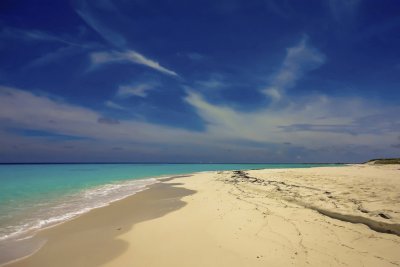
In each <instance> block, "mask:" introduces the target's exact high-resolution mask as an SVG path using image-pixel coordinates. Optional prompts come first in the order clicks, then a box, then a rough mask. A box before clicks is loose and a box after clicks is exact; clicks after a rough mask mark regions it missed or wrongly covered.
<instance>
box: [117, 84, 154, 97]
mask: <svg viewBox="0 0 400 267" xmlns="http://www.w3.org/2000/svg"><path fill="white" fill-rule="evenodd" d="M152 89H154V86H152V85H150V84H139V85H135V86H128V85H122V86H120V87H119V88H118V91H117V95H116V96H117V97H121V98H127V97H131V96H139V97H146V96H147V94H148V91H150V90H152Z"/></svg>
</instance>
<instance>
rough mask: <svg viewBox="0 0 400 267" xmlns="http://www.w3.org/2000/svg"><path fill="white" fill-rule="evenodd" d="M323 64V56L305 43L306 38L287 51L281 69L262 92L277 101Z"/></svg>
mask: <svg viewBox="0 0 400 267" xmlns="http://www.w3.org/2000/svg"><path fill="white" fill-rule="evenodd" d="M324 62H325V56H324V55H323V54H322V53H321V52H319V51H318V50H316V49H315V48H313V47H311V46H310V45H309V44H308V43H307V38H306V37H303V38H302V40H301V41H300V42H299V43H298V44H297V45H296V46H293V47H290V48H288V49H287V52H286V56H285V59H284V61H283V63H282V66H281V68H280V69H279V71H278V72H277V73H275V74H274V75H273V76H272V77H271V82H270V85H269V86H268V87H267V88H265V89H264V90H262V92H263V93H264V94H266V95H267V96H268V97H270V98H271V99H272V100H274V101H279V100H281V99H282V98H283V96H284V95H285V92H286V90H288V89H290V88H292V87H294V86H295V84H296V82H297V81H298V80H299V79H300V78H301V77H302V76H303V75H305V74H306V73H307V72H309V71H311V70H314V69H316V68H318V67H319V66H321V65H322V64H323V63H324Z"/></svg>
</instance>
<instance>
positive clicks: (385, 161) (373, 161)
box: [366, 158, 400, 164]
mask: <svg viewBox="0 0 400 267" xmlns="http://www.w3.org/2000/svg"><path fill="white" fill-rule="evenodd" d="M366 163H369V164H400V158H392V159H371V160H369V161H368V162H366Z"/></svg>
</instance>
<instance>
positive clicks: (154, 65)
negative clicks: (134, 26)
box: [90, 50, 178, 77]
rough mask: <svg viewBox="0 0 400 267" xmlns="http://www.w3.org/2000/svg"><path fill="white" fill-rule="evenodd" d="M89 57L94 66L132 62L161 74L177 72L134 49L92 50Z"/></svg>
mask: <svg viewBox="0 0 400 267" xmlns="http://www.w3.org/2000/svg"><path fill="white" fill-rule="evenodd" d="M90 59H91V62H92V65H94V66H99V65H102V64H107V63H124V62H125V63H126V62H128V63H133V64H138V65H143V66H146V67H148V68H151V69H153V70H156V71H158V72H161V73H163V74H167V75H170V76H175V77H178V74H177V73H176V72H175V71H173V70H170V69H167V68H165V67H163V66H161V65H160V63H158V62H156V61H154V60H152V59H149V58H146V57H145V56H143V55H142V54H139V53H138V52H136V51H133V50H126V51H124V52H119V51H110V52H105V51H103V52H93V53H91V54H90Z"/></svg>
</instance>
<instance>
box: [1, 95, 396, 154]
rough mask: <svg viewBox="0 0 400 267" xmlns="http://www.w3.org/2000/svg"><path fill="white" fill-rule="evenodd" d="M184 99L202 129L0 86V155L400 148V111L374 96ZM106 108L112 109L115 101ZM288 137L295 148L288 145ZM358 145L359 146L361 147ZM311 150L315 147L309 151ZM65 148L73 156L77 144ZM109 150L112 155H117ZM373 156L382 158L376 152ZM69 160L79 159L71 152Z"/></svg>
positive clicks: (220, 152)
mask: <svg viewBox="0 0 400 267" xmlns="http://www.w3.org/2000/svg"><path fill="white" fill-rule="evenodd" d="M185 101H186V102H187V103H188V104H189V105H191V106H192V107H193V108H194V109H195V111H196V112H197V113H198V114H199V116H200V117H201V118H202V119H203V120H204V122H205V126H206V128H205V130H204V131H189V130H185V129H179V128H174V127H169V126H165V125H158V124H154V123H149V122H145V121H144V120H135V119H120V118H118V120H116V118H110V117H106V118H107V121H108V122H117V121H118V123H99V121H103V122H104V119H101V118H105V116H104V115H103V114H101V113H100V112H97V111H95V110H92V109H90V108H86V107H81V106H76V105H71V104H68V103H65V102H62V101H58V100H54V99H50V98H48V97H46V96H40V95H35V94H32V93H30V92H27V91H23V90H19V89H15V88H8V87H0V122H1V123H0V146H1V147H2V151H0V159H1V158H4V159H7V157H8V156H7V155H10V153H14V154H15V153H17V154H15V155H16V157H17V156H18V155H19V154H18V153H20V154H21V153H22V154H25V152H26V151H28V150H29V151H30V152H29V153H31V154H29V155H31V156H32V155H37V156H38V157H39V156H40V157H42V156H43V155H44V154H43V153H41V152H40V151H42V152H43V151H47V152H48V153H54V155H59V154H60V153H61V154H62V153H64V152H62V151H63V149H64V148H62V146H65V145H66V144H67V145H68V146H75V147H77V148H79V149H80V150H79V154H82V153H83V154H84V155H88V156H90V155H91V156H93V155H97V154H93V153H97V152H98V153H100V155H99V157H102V156H106V155H108V154H107V153H104V151H105V150H104V149H106V148H107V147H109V149H110V150H111V148H112V147H116V146H118V147H124V148H126V149H125V150H124V151H126V155H125V158H126V159H129V158H131V156H130V155H133V154H135V153H140V155H141V158H140V157H139V156H138V157H137V158H136V159H139V160H143V156H144V155H146V157H147V156H148V158H146V159H147V160H149V161H150V160H151V159H153V160H156V159H158V158H157V157H158V156H160V155H164V156H165V157H164V158H163V160H166V161H167V160H168V155H181V156H182V157H181V158H180V160H182V161H185V160H187V159H188V158H190V159H192V160H193V159H214V160H218V159H219V160H231V161H235V160H238V161H241V160H242V161H266V160H275V161H277V160H282V161H283V160H285V159H286V160H288V159H290V157H292V156H293V155H294V154H293V155H292V153H291V150H290V149H297V152H296V153H298V152H299V149H301V151H302V152H301V151H300V152H301V153H302V154H301V155H302V156H304V157H303V158H302V159H309V160H317V161H318V160H320V161H321V160H324V159H327V157H326V156H327V154H324V153H328V152H329V151H334V152H335V151H337V149H338V147H341V148H343V149H344V150H343V151H349V149H351V153H354V154H357V155H359V157H365V155H366V154H365V153H367V152H368V153H375V152H371V151H375V150H376V149H377V150H379V149H380V151H382V149H383V151H389V152H390V151H392V150H393V151H397V150H398V149H396V148H394V147H392V145H393V142H394V141H396V140H397V138H398V132H399V131H400V121H399V119H398V118H397V117H396V116H395V115H393V114H399V112H400V110H399V108H398V107H397V108H396V107H389V106H382V105H380V104H379V103H375V102H372V101H370V100H365V99H359V98H329V97H326V96H318V95H315V96H309V97H306V98H298V99H296V101H293V102H290V104H289V105H288V106H286V107H284V108H279V109H274V108H264V109H261V110H258V111H253V112H244V111H237V110H234V109H232V108H230V107H227V106H223V105H217V104H213V103H210V102H208V101H207V100H206V99H205V98H204V97H203V96H202V95H200V94H198V93H195V92H193V91H188V95H187V97H186V98H185ZM108 105H109V106H113V104H112V102H110V103H108ZM383 112H385V113H383ZM285 127H286V128H285ZM8 129H30V130H40V131H47V132H50V133H55V134H61V135H69V136H77V137H83V138H84V139H79V140H69V141H66V143H60V142H57V143H54V142H53V143H48V142H50V141H46V140H45V139H46V138H44V137H43V138H40V137H26V136H20V135H16V134H12V133H10V132H8ZM32 138H33V139H34V140H33V139H32ZM285 142H291V143H292V145H290V146H288V145H284V143H285ZM279 144H281V145H282V146H283V147H282V146H279ZM14 146H19V147H20V149H21V150H19V151H23V152H18V151H15V149H14V148H13V147H14ZM296 146H297V148H296ZM346 147H347V148H348V149H347V150H346ZM354 147H360V150H355V149H354ZM6 148H7V149H6ZM361 148H362V149H361ZM60 149H61V150H62V151H61V150H60ZM322 149H325V150H324V151H325V152H324V151H323V150H322ZM335 149H336V150H335ZM391 149H392V150H391ZM310 150H312V151H314V152H312V153H311V154H310ZM38 151H39V152H38ZM60 151H61V152H60ZM68 151H72V152H68V153H73V150H72V149H70V150H68ZM88 151H91V152H90V153H92V154H90V153H89V152H88ZM326 151H328V152H326ZM47 152H46V153H47ZM300 152H299V153H300ZM389 152H387V153H389ZM65 153H66V152H65ZM74 153H75V155H76V153H77V152H74ZM110 153H111V152H110ZM112 153H117V152H116V151H114V152H112ZM112 153H111V154H110V155H114V154H112ZM118 153H122V152H118ZM124 153H125V152H124ZM329 153H331V152H329ZM332 153H333V152H332ZM393 153H394V152H393ZM83 154H82V155H83ZM65 155H67V154H65ZM296 155H298V154H296ZM332 155H333V156H332V159H333V160H338V156H337V155H338V152H335V153H333V154H332ZM371 155H375V156H377V154H376V153H375V154H371ZM189 156H190V157H189ZM110 157H111V156H110ZM69 159H76V158H75V156H74V155H73V154H71V155H70V156H69ZM97 159H98V158H97ZM110 159H112V158H110Z"/></svg>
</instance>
